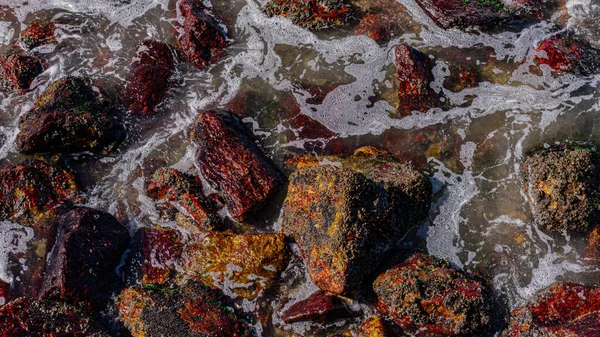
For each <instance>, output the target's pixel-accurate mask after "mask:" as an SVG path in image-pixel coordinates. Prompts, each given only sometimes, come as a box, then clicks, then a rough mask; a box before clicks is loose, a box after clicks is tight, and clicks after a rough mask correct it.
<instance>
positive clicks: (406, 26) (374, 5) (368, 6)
mask: <svg viewBox="0 0 600 337" xmlns="http://www.w3.org/2000/svg"><path fill="white" fill-rule="evenodd" d="M355 2H357V6H360V5H362V7H363V10H364V11H365V14H364V15H363V16H362V18H361V19H360V22H359V24H358V27H357V28H356V29H355V30H354V34H361V35H367V36H369V37H370V38H372V39H373V40H375V41H377V42H387V41H389V40H391V39H393V38H395V37H399V36H401V35H402V34H404V33H409V32H410V33H412V32H418V31H420V27H419V24H418V23H416V22H415V21H414V20H413V19H412V17H411V16H410V14H409V13H408V10H407V9H406V7H404V5H402V4H400V3H399V2H397V1H395V0H368V1H364V0H358V1H355Z"/></svg>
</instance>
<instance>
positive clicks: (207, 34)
mask: <svg viewBox="0 0 600 337" xmlns="http://www.w3.org/2000/svg"><path fill="white" fill-rule="evenodd" d="M179 10H180V11H181V17H179V21H180V22H181V21H182V22H183V26H182V27H181V29H182V31H183V34H181V35H180V36H179V38H178V40H177V42H178V46H179V49H180V50H181V52H182V54H183V57H184V58H185V59H186V61H187V62H188V63H190V64H192V65H194V66H195V67H197V68H200V69H202V68H205V67H207V66H208V65H209V64H210V63H212V62H214V61H215V60H216V59H218V58H219V57H221V55H222V54H223V49H225V47H226V46H227V41H226V38H227V37H226V35H225V32H224V31H223V29H222V28H221V27H220V25H219V23H218V22H217V20H216V19H215V18H214V17H213V16H212V14H211V13H210V12H209V11H208V9H207V8H206V7H205V6H204V5H203V4H202V2H201V1H196V0H184V1H182V2H181V3H180V5H179Z"/></svg>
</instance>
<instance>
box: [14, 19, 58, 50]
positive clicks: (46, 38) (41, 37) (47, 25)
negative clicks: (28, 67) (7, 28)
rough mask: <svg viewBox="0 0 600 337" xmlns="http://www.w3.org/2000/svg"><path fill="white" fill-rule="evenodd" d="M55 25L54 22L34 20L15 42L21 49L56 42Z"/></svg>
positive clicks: (29, 48)
mask: <svg viewBox="0 0 600 337" xmlns="http://www.w3.org/2000/svg"><path fill="white" fill-rule="evenodd" d="M55 30H56V25H55V23H54V22H41V21H36V22H34V23H32V24H31V25H30V26H29V27H27V29H25V30H24V31H22V32H21V35H20V36H19V41H18V42H17V44H18V45H19V46H20V47H21V48H23V50H31V49H34V48H37V47H40V46H44V45H47V44H56V43H57V41H56V34H55Z"/></svg>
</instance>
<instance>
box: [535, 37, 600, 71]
mask: <svg viewBox="0 0 600 337" xmlns="http://www.w3.org/2000/svg"><path fill="white" fill-rule="evenodd" d="M536 51H538V52H541V53H544V54H545V55H540V56H536V57H535V58H534V61H535V62H536V63H537V64H546V65H548V66H550V68H552V69H554V70H556V71H559V72H567V73H573V74H576V75H581V76H590V75H593V74H596V73H598V72H600V50H597V49H594V48H592V47H591V46H590V45H589V44H588V43H586V42H584V41H580V40H578V39H576V38H575V37H573V36H572V34H568V33H565V34H557V35H554V36H552V37H551V38H549V39H546V40H544V41H542V43H541V44H540V45H539V46H538V47H537V48H536Z"/></svg>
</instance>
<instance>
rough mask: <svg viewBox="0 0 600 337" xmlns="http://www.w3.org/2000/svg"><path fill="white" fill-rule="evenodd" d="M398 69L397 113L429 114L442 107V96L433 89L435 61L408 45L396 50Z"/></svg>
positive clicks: (404, 44) (399, 46)
mask: <svg viewBox="0 0 600 337" xmlns="http://www.w3.org/2000/svg"><path fill="white" fill-rule="evenodd" d="M394 52H395V57H396V61H395V64H396V68H398V87H399V90H398V98H399V100H400V103H399V105H398V109H397V113H399V114H400V115H410V113H411V111H413V110H416V111H420V112H427V111H428V110H429V109H431V108H434V107H437V106H439V105H440V95H439V94H437V93H436V92H435V91H434V90H433V89H432V88H431V82H433V79H434V78H433V73H432V72H431V70H432V69H433V61H431V59H429V57H427V56H426V55H425V54H423V53H421V52H420V51H418V50H416V49H414V48H412V47H410V46H409V45H407V44H406V43H403V44H401V45H398V46H396V48H395V49H394Z"/></svg>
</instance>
